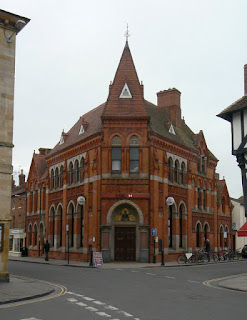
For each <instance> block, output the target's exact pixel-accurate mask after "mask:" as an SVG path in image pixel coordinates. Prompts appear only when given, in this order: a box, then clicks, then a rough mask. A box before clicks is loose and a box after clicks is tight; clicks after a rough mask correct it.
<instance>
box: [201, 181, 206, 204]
mask: <svg viewBox="0 0 247 320" xmlns="http://www.w3.org/2000/svg"><path fill="white" fill-rule="evenodd" d="M206 203H207V193H206V184H205V183H204V184H203V191H202V205H203V209H204V210H206Z"/></svg>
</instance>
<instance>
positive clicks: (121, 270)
mask: <svg viewBox="0 0 247 320" xmlns="http://www.w3.org/2000/svg"><path fill="white" fill-rule="evenodd" d="M115 270H117V271H123V269H115Z"/></svg>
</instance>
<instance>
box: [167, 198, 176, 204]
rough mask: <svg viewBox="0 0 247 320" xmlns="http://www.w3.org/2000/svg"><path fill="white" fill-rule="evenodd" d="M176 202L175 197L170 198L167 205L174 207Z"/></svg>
mask: <svg viewBox="0 0 247 320" xmlns="http://www.w3.org/2000/svg"><path fill="white" fill-rule="evenodd" d="M174 202H175V200H174V198H173V197H168V198H166V204H167V205H168V206H172V205H173V204H174Z"/></svg>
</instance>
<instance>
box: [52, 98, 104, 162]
mask: <svg viewBox="0 0 247 320" xmlns="http://www.w3.org/2000/svg"><path fill="white" fill-rule="evenodd" d="M104 106H105V103H103V104H101V105H100V106H98V107H97V108H95V109H93V110H91V111H89V112H88V113H86V114H85V115H83V116H82V117H80V118H79V120H78V121H77V122H76V123H75V125H74V126H73V127H72V128H71V129H70V130H69V131H68V132H67V134H66V137H65V139H64V143H63V144H60V143H58V144H57V145H56V146H55V147H54V148H53V149H52V150H51V152H50V153H49V154H48V158H50V157H51V156H53V155H54V154H56V153H57V152H59V151H62V150H64V149H66V148H67V147H69V146H71V145H74V144H76V143H78V142H80V141H83V140H84V139H86V138H88V137H90V136H92V135H93V134H96V133H97V132H99V131H101V127H102V124H101V115H102V112H103V110H104ZM86 123H87V126H86V128H85V130H84V132H83V133H82V134H79V132H80V128H81V125H85V124H86Z"/></svg>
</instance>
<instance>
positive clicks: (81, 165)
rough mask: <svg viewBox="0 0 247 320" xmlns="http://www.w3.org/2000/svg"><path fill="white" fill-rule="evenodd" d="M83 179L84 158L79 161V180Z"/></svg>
mask: <svg viewBox="0 0 247 320" xmlns="http://www.w3.org/2000/svg"><path fill="white" fill-rule="evenodd" d="M83 180H84V158H81V161H80V181H83Z"/></svg>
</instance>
